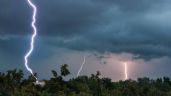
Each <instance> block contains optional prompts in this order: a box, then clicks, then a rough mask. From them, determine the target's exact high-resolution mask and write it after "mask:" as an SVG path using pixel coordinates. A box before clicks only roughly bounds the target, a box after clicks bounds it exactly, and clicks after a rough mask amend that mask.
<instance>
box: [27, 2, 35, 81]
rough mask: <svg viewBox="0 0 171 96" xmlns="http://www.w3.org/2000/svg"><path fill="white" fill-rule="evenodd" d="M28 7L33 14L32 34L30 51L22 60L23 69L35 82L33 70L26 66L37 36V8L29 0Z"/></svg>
mask: <svg viewBox="0 0 171 96" xmlns="http://www.w3.org/2000/svg"><path fill="white" fill-rule="evenodd" d="M27 2H28V4H29V6H30V7H31V8H32V9H33V14H32V22H31V26H32V28H33V34H32V36H31V42H30V49H29V50H28V52H27V53H26V55H25V56H24V60H25V63H24V64H25V67H26V68H27V70H28V71H29V72H30V73H31V74H32V75H33V76H34V78H35V79H36V80H37V77H36V76H35V75H34V73H33V70H32V69H31V68H30V67H29V66H28V58H29V57H30V55H31V54H32V52H33V49H34V41H35V37H36V35H37V28H36V26H35V23H36V14H37V8H36V5H34V3H33V2H31V1H30V0H27Z"/></svg>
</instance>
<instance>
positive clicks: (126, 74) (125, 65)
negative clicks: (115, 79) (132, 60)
mask: <svg viewBox="0 0 171 96" xmlns="http://www.w3.org/2000/svg"><path fill="white" fill-rule="evenodd" d="M124 67H125V68H124V69H125V80H127V79H128V72H127V71H128V67H127V63H126V62H125V63H124Z"/></svg>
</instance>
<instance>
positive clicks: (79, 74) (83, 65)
mask: <svg viewBox="0 0 171 96" xmlns="http://www.w3.org/2000/svg"><path fill="white" fill-rule="evenodd" d="M85 61H86V57H85V56H84V60H83V63H82V64H81V67H80V69H79V70H78V73H77V77H78V76H79V75H80V72H81V71H82V69H83V66H84V64H85Z"/></svg>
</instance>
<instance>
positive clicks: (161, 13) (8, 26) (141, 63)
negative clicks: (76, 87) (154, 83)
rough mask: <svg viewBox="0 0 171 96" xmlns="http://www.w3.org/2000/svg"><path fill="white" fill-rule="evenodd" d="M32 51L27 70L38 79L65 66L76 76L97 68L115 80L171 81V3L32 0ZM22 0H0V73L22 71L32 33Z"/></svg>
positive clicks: (28, 11)
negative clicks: (34, 18)
mask: <svg viewBox="0 0 171 96" xmlns="http://www.w3.org/2000/svg"><path fill="white" fill-rule="evenodd" d="M33 1H34V3H35V4H36V5H37V8H38V14H37V23H36V25H37V28H38V36H37V38H36V43H35V50H34V52H33V54H32V57H31V58H30V59H29V60H30V61H29V62H30V64H29V65H30V67H31V68H33V70H34V72H36V73H38V75H39V77H40V78H47V77H50V76H51V73H50V71H51V70H52V69H54V70H56V71H59V66H60V65H61V64H64V63H67V64H68V65H69V68H70V71H71V73H72V74H71V75H70V76H69V77H75V76H76V74H77V71H78V70H79V67H80V66H81V63H82V61H83V57H84V56H86V64H85V66H84V67H83V70H82V72H81V73H80V74H81V75H90V74H91V73H95V72H96V71H97V70H99V71H101V73H102V75H103V76H105V77H110V78H112V79H113V80H120V79H123V78H124V66H123V64H122V61H127V62H128V64H129V65H128V76H129V78H133V79H136V78H137V77H143V76H148V77H151V78H156V77H162V76H169V77H171V71H170V68H171V38H170V36H171V6H170V5H171V0H33ZM31 15H32V10H31V8H30V7H29V6H28V4H27V1H26V0H0V71H2V72H5V71H6V70H8V69H14V68H20V69H22V70H24V71H25V73H26V74H29V73H28V72H27V71H26V70H25V67H24V64H23V63H24V61H23V56H24V54H25V53H26V51H27V50H28V47H29V40H30V35H31V32H32V29H31V26H30V22H31Z"/></svg>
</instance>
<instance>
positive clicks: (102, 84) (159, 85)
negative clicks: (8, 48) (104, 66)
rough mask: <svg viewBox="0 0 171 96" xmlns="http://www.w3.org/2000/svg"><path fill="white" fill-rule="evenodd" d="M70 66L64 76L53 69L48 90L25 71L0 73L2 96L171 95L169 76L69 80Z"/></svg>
mask: <svg viewBox="0 0 171 96" xmlns="http://www.w3.org/2000/svg"><path fill="white" fill-rule="evenodd" d="M67 67H68V65H66V64H64V65H62V66H61V72H60V75H58V74H57V72H56V71H54V70H52V74H53V77H51V78H50V79H49V80H44V81H45V82H46V85H45V86H44V87H41V86H38V85H34V84H33V82H35V80H34V78H33V77H32V76H29V77H28V79H25V78H23V76H24V74H23V72H22V71H21V70H16V69H15V70H10V71H7V72H5V73H1V72H0V96H171V81H170V78H168V77H163V78H158V79H156V80H152V79H149V78H147V77H145V78H139V79H137V80H136V81H134V80H126V81H119V82H112V81H111V79H110V78H102V77H101V78H100V72H99V71H97V73H96V74H92V75H91V76H90V77H88V76H80V77H77V78H74V79H70V80H67V81H65V80H64V79H63V78H64V77H65V76H67V75H69V74H70V72H69V70H68V68H67Z"/></svg>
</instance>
